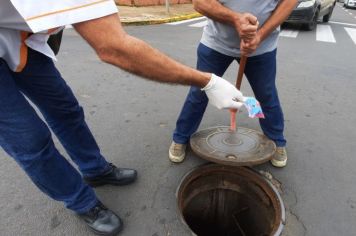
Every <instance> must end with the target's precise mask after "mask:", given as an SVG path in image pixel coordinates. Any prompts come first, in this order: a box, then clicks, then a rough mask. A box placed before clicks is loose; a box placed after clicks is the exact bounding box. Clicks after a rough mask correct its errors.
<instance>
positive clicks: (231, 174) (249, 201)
mask: <svg viewBox="0 0 356 236" xmlns="http://www.w3.org/2000/svg"><path fill="white" fill-rule="evenodd" d="M177 199H178V207H179V211H180V214H181V216H182V218H183V220H184V222H185V223H186V224H187V225H188V226H189V228H190V230H191V231H192V232H193V233H194V234H195V235H198V236H270V235H273V236H278V235H281V232H282V229H283V226H284V222H285V209H284V205H283V201H282V199H281V197H280V195H279V193H278V191H277V190H276V188H275V187H274V186H273V185H272V184H271V183H270V182H269V181H268V180H267V179H266V178H265V177H263V176H262V175H260V174H259V173H257V172H256V171H254V170H253V169H251V168H248V167H236V166H235V167H234V166H223V165H219V164H208V165H203V166H200V167H198V168H196V169H194V170H192V171H191V172H189V173H188V174H186V175H185V177H184V178H183V180H182V182H181V184H180V185H179V187H178V190H177Z"/></svg>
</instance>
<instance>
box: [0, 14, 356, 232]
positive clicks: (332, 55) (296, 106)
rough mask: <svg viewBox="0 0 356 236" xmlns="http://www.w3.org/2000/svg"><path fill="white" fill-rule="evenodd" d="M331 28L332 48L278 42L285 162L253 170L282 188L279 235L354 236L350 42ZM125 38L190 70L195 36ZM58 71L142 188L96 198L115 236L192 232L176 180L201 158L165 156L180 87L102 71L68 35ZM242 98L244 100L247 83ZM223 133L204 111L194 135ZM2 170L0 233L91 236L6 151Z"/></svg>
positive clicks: (186, 31) (304, 36)
mask: <svg viewBox="0 0 356 236" xmlns="http://www.w3.org/2000/svg"><path fill="white" fill-rule="evenodd" d="M350 11H351V12H356V11H355V10H350ZM354 15H355V14H354ZM332 20H333V21H340V22H348V23H353V24H356V19H355V18H353V17H351V16H350V15H347V14H346V13H345V12H344V11H342V10H341V8H336V9H335V12H334V16H333V17H332ZM330 25H331V27H332V30H333V32H334V34H335V38H336V43H324V42H317V41H316V40H315V32H299V35H298V37H297V38H295V39H291V38H281V39H280V44H279V45H280V46H279V51H278V61H279V67H278V87H279V91H280V98H281V100H282V103H283V107H284V112H285V120H286V137H287V138H288V152H289V163H288V166H287V167H286V168H284V169H276V168H273V167H271V166H270V165H269V164H264V165H260V166H257V167H256V169H260V170H265V171H268V172H270V173H272V175H273V176H274V177H275V178H276V179H277V180H278V181H280V182H281V183H282V191H283V193H282V197H283V198H284V201H285V204H286V207H287V225H286V230H285V233H284V235H287V236H299V235H308V236H319V235H320V236H334V235H343V236H352V235H355V232H356V224H355V222H356V187H355V184H354V182H355V181H354V178H355V174H356V172H355V166H356V159H355V158H354V155H355V153H356V145H355V140H356V128H355V123H356V113H355V110H356V106H355V103H354V101H355V100H356V93H355V88H356V81H355V76H356V66H355V61H356V45H355V44H354V43H353V42H352V41H351V39H350V38H349V37H348V35H347V34H346V32H345V30H344V29H343V27H344V26H342V25H338V24H330ZM350 27H351V26H350ZM353 28H356V26H355V27H353ZM126 29H127V31H128V32H129V33H131V34H132V35H135V36H137V37H139V38H142V39H144V40H145V41H146V42H149V43H151V44H152V45H153V46H155V47H158V48H159V49H160V50H162V51H164V52H165V53H167V54H168V55H170V56H172V57H174V58H176V59H177V60H179V61H181V62H183V63H185V64H188V65H191V66H194V65H195V60H196V56H195V50H196V45H197V42H198V41H199V37H200V35H201V28H192V27H189V26H188V24H182V25H177V26H170V25H158V26H143V27H127V28H126ZM137 63H140V62H137ZM57 65H58V67H59V69H60V71H61V72H62V74H63V76H64V78H66V80H67V81H68V84H69V85H70V86H71V87H72V88H73V90H74V92H75V94H76V95H77V97H78V99H79V100H80V102H81V104H82V106H83V107H84V109H85V112H86V117H87V121H88V124H89V126H90V127H91V128H92V131H93V133H94V135H95V137H96V138H97V141H98V143H99V145H100V147H101V150H102V153H103V154H104V155H105V156H106V157H107V159H108V160H110V161H112V162H114V163H115V164H117V165H119V166H127V167H134V168H137V169H138V171H139V180H138V181H137V183H135V184H133V185H131V186H127V187H103V188H98V189H97V193H98V196H99V197H100V199H102V201H103V202H104V203H105V204H107V205H108V206H109V207H110V208H112V209H113V210H115V211H116V212H118V213H119V214H120V215H121V216H122V217H123V219H124V221H125V229H124V231H123V233H122V235H130V236H141V235H142V236H146V235H147V236H163V235H164V236H168V235H170V236H183V235H190V234H189V232H188V231H187V230H186V228H185V227H184V226H183V224H182V223H181V221H180V220H179V217H178V215H177V211H176V199H175V191H176V188H177V186H178V183H179V181H180V179H181V177H182V176H183V175H184V174H185V173H186V172H187V171H188V170H190V169H191V168H193V167H195V166H197V165H199V164H200V163H203V162H204V161H202V160H200V159H199V158H197V157H195V156H194V155H193V154H192V153H189V155H188V158H187V160H186V161H185V162H184V163H183V164H181V165H174V164H171V163H170V162H169V161H168V159H167V149H168V146H169V144H170V142H171V133H172V130H173V129H174V127H175V119H176V117H177V115H178V113H179V111H180V108H181V105H182V103H183V101H184V98H185V95H186V93H187V89H188V88H187V87H183V86H172V85H163V84H162V85H159V84H157V83H153V82H150V81H146V80H142V79H139V78H137V77H135V76H132V75H130V74H128V73H125V72H123V71H121V70H118V69H116V68H114V67H112V66H109V65H105V64H103V63H101V62H99V60H98V59H97V57H96V55H95V54H94V52H93V51H92V50H91V49H90V48H89V47H88V46H87V45H86V44H85V43H84V42H83V41H82V40H81V39H80V38H79V37H78V35H76V33H75V32H74V31H73V30H67V31H66V32H65V37H64V43H63V47H62V50H61V53H60V55H59V62H58V63H57ZM236 68H237V65H236V64H235V63H234V64H233V65H232V66H231V67H230V68H229V70H228V72H227V73H226V75H225V77H226V78H228V79H229V80H230V81H231V82H233V81H235V77H236ZM242 91H243V92H244V93H245V94H247V95H248V94H250V95H251V94H252V93H251V90H250V88H249V86H248V84H247V83H246V81H244V82H243V86H242ZM342 104H343V105H342ZM228 124H229V114H228V112H226V111H225V112H224V111H218V110H216V109H215V108H212V107H209V109H208V111H207V113H206V115H205V117H204V119H203V122H202V125H201V128H205V127H211V126H215V125H228ZM239 125H241V126H244V127H249V128H253V129H256V130H259V129H260V128H259V126H258V122H257V120H252V119H249V118H247V116H246V114H244V113H242V114H240V115H239ZM56 143H57V145H58V147H59V149H60V150H61V152H62V153H63V154H65V152H64V150H63V148H62V147H61V146H60V145H59V144H58V142H56ZM0 162H1V166H0V177H1V181H0V219H1V220H0V235H4V236H12V235H14V236H15V235H16V236H17V235H36V236H41V235H43V236H45V235H46V236H47V235H91V233H90V232H89V231H88V230H87V229H86V228H85V226H84V225H82V224H81V223H80V221H79V220H78V219H77V218H76V217H75V216H73V214H72V213H70V212H69V211H67V210H66V209H64V208H63V207H62V204H61V203H57V202H54V201H52V200H50V199H48V198H47V197H46V196H45V195H43V194H42V193H41V192H39V191H38V190H37V188H36V187H35V186H34V185H33V184H32V183H31V182H30V181H29V179H28V178H27V177H26V176H25V174H24V173H23V172H22V170H21V169H20V168H19V167H18V166H17V165H16V163H15V162H14V161H13V160H11V159H10V158H8V156H7V155H6V154H5V153H3V152H1V153H0ZM63 178H65V176H64V177H63Z"/></svg>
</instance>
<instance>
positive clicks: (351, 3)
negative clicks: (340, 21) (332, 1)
mask: <svg viewBox="0 0 356 236" xmlns="http://www.w3.org/2000/svg"><path fill="white" fill-rule="evenodd" d="M344 7H345V8H355V7H356V0H344Z"/></svg>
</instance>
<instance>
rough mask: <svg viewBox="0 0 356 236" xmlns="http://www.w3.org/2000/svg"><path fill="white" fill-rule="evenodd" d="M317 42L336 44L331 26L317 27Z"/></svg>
mask: <svg viewBox="0 0 356 236" xmlns="http://www.w3.org/2000/svg"><path fill="white" fill-rule="evenodd" d="M316 41H322V42H329V43H336V40H335V37H334V34H333V31H332V30H331V27H330V25H317V26H316Z"/></svg>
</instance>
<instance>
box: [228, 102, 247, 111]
mask: <svg viewBox="0 0 356 236" xmlns="http://www.w3.org/2000/svg"><path fill="white" fill-rule="evenodd" d="M243 105H244V104H243V103H242V102H235V101H232V100H231V103H230V104H229V108H230V109H240V108H241V107H243Z"/></svg>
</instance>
